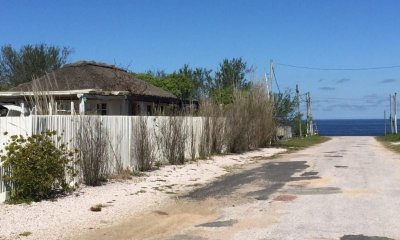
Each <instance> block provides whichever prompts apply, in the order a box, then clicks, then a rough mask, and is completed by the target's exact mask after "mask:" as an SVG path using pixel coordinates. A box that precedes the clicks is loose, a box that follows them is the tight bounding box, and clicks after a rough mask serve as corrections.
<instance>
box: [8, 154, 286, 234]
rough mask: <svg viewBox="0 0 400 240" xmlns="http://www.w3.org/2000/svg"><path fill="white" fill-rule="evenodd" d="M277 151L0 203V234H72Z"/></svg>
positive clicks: (113, 220)
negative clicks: (52, 196)
mask: <svg viewBox="0 0 400 240" xmlns="http://www.w3.org/2000/svg"><path fill="white" fill-rule="evenodd" d="M283 151H285V150H284V149H277V148H265V149H260V150H257V151H251V152H248V153H245V154H236V155H225V156H215V157H213V158H212V159H210V160H200V161H197V162H194V163H188V164H185V165H182V166H164V167H162V168H161V169H159V170H155V171H152V172H149V173H147V176H145V177H134V178H133V179H132V180H126V181H120V182H118V181H114V182H109V183H107V184H106V185H104V186H100V187H87V186H82V187H80V188H79V189H78V190H77V191H75V192H74V193H73V194H71V195H69V196H66V197H63V198H59V199H57V200H56V201H42V202H38V203H32V204H29V205H28V204H20V205H7V204H0V226H1V227H0V239H1V240H3V239H21V238H23V239H68V238H72V237H73V236H76V234H78V233H82V232H83V231H91V230H93V229H98V228H101V227H105V226H108V225H111V224H115V223H117V222H119V221H121V220H123V219H124V218H126V217H130V216H133V215H136V214H138V213H140V212H143V211H146V210H149V209H150V208H154V206H157V205H160V204H162V203H163V202H165V201H167V200H170V199H171V197H172V198H174V197H178V196H179V195H180V194H182V193H184V192H187V191H189V190H192V189H193V188H195V187H198V186H201V185H203V184H205V183H207V182H210V181H212V180H214V179H216V178H217V177H219V176H221V175H224V174H226V173H227V171H226V167H229V166H233V165H238V164H249V163H252V162H255V161H259V160H261V159H262V158H265V157H269V156H272V155H274V154H277V153H280V152H283ZM96 205H101V206H103V207H102V208H101V211H98V212H93V211H90V208H91V207H93V206H96ZM24 233H25V234H24ZM26 233H29V234H26ZM20 234H24V235H27V236H20Z"/></svg>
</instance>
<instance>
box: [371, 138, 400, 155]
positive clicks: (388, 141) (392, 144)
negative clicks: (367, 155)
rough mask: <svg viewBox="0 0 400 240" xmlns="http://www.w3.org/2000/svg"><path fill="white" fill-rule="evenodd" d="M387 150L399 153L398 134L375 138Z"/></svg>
mask: <svg viewBox="0 0 400 240" xmlns="http://www.w3.org/2000/svg"><path fill="white" fill-rule="evenodd" d="M376 140H378V141H379V142H381V143H382V145H383V146H385V147H386V148H387V149H389V150H392V151H395V152H398V153H400V134H388V135H385V136H379V137H376Z"/></svg>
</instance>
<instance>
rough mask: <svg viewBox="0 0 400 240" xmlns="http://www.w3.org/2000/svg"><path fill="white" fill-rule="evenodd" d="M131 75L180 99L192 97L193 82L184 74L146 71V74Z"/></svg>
mask: <svg viewBox="0 0 400 240" xmlns="http://www.w3.org/2000/svg"><path fill="white" fill-rule="evenodd" d="M161 73H162V74H161ZM132 75H133V76H135V77H137V78H139V79H141V80H144V81H146V82H149V83H151V84H153V85H154V86H157V87H160V88H162V89H164V90H166V91H168V92H170V93H172V94H174V95H175V96H177V97H178V98H180V99H190V98H192V96H193V82H192V81H191V79H190V78H189V77H188V76H185V75H184V74H179V73H177V72H174V73H171V74H165V73H164V72H160V71H159V72H157V73H154V72H152V71H147V72H146V73H132Z"/></svg>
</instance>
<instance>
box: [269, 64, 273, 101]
mask: <svg viewBox="0 0 400 240" xmlns="http://www.w3.org/2000/svg"><path fill="white" fill-rule="evenodd" d="M273 71H274V61H273V60H272V59H270V60H269V79H268V84H269V90H270V92H271V96H272V101H273V100H274V94H273V92H272V86H273V84H272V83H273V77H274V75H273V74H274V73H273Z"/></svg>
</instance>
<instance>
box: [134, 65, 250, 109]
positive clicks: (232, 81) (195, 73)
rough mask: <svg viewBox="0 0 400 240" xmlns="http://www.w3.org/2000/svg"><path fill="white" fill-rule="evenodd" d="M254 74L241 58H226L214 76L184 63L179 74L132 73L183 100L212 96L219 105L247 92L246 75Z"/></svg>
mask: <svg viewBox="0 0 400 240" xmlns="http://www.w3.org/2000/svg"><path fill="white" fill-rule="evenodd" d="M250 71H251V68H248V67H247V63H246V62H245V61H243V60H242V59H241V58H233V59H231V60H229V59H224V60H223V61H222V63H221V64H220V65H219V69H218V71H216V72H215V74H214V76H213V74H212V70H208V69H206V68H190V67H189V65H187V64H185V65H183V67H182V68H180V69H179V70H178V71H174V72H173V73H171V74H166V73H165V72H163V71H158V72H153V71H147V72H146V73H132V74H133V75H134V76H136V77H138V78H139V79H142V80H144V81H147V82H149V83H151V84H153V85H155V86H158V87H160V88H162V89H164V90H166V91H169V92H171V93H173V94H174V95H176V96H177V97H178V98H180V99H184V100H192V99H195V100H199V99H201V98H207V97H213V98H214V99H215V100H217V101H218V102H220V103H224V104H227V103H231V102H232V100H233V96H232V95H233V91H234V90H245V89H248V88H249V86H250V83H249V82H248V81H247V79H246V74H248V73H249V72H250Z"/></svg>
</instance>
